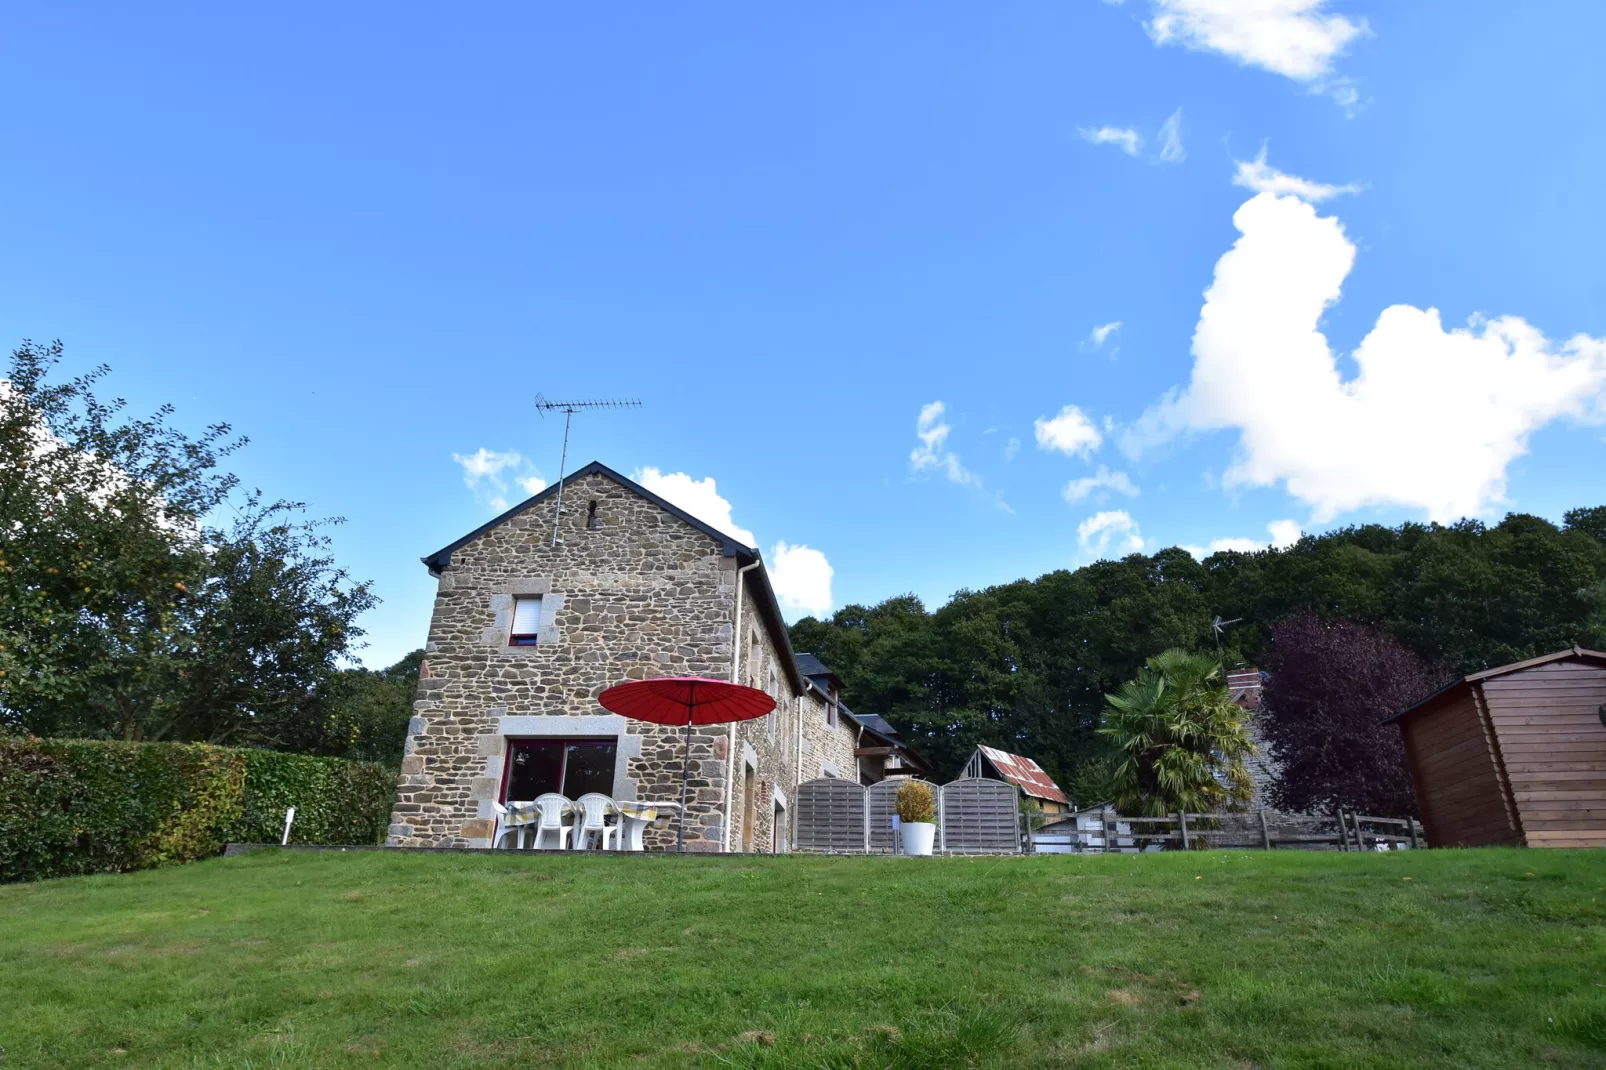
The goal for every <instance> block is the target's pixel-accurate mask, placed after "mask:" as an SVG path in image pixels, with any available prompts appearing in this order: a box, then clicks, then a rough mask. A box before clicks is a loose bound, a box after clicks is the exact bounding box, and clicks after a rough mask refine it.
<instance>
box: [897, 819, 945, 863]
mask: <svg viewBox="0 0 1606 1070" xmlns="http://www.w3.org/2000/svg"><path fill="white" fill-rule="evenodd" d="M936 839H937V826H936V825H934V824H932V823H931V822H930V821H905V822H904V823H903V853H904V854H906V855H929V854H930V853H931V845H932V843H933V842H935V841H936Z"/></svg>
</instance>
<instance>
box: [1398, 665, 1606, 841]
mask: <svg viewBox="0 0 1606 1070" xmlns="http://www.w3.org/2000/svg"><path fill="white" fill-rule="evenodd" d="M1389 720H1390V721H1391V722H1394V723H1397V724H1398V725H1399V726H1400V731H1401V732H1402V733H1403V734H1404V736H1405V753H1406V758H1407V760H1408V761H1409V763H1410V769H1411V780H1412V781H1413V783H1414V784H1415V785H1416V798H1417V804H1418V805H1419V806H1420V807H1421V809H1422V824H1423V826H1424V828H1425V830H1426V832H1427V837H1428V843H1429V844H1430V845H1432V846H1434V847H1474V846H1483V845H1489V844H1510V845H1526V846H1528V847H1601V846H1606V654H1602V653H1600V652H1599V651H1595V650H1583V649H1580V648H1578V647H1572V648H1571V649H1568V650H1562V651H1559V652H1557V653H1555V654H1547V655H1545V656H1544V657H1542V658H1533V659H1531V660H1529V661H1519V662H1517V663H1516V664H1514V665H1504V666H1501V667H1500V668H1498V669H1490V670H1488V671H1487V672H1480V673H1474V674H1473V675H1471V676H1467V677H1464V678H1462V679H1461V680H1458V681H1456V682H1455V683H1453V684H1451V685H1450V686H1449V687H1446V688H1444V689H1443V690H1441V691H1439V692H1437V693H1435V694H1433V695H1430V696H1429V697H1428V698H1426V699H1424V700H1422V701H1421V702H1419V703H1417V704H1416V705H1415V706H1412V707H1411V708H1410V709H1407V710H1405V711H1403V712H1401V713H1398V714H1396V715H1394V716H1393V717H1391V718H1389Z"/></svg>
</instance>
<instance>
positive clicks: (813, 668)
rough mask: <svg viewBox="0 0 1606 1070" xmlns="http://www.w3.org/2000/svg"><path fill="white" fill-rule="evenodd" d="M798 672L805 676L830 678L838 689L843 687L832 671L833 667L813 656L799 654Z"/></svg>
mask: <svg viewBox="0 0 1606 1070" xmlns="http://www.w3.org/2000/svg"><path fill="white" fill-rule="evenodd" d="M797 671H798V672H800V673H802V674H803V675H804V676H829V677H830V678H831V680H832V681H833V682H834V683H835V684H836V685H837V686H838V687H840V686H842V681H841V680H839V679H837V675H836V673H834V672H832V671H831V667H830V666H829V665H827V664H826V663H825V662H823V661H821V660H820V659H819V658H818V657H816V656H815V655H813V654H799V655H798V656H797Z"/></svg>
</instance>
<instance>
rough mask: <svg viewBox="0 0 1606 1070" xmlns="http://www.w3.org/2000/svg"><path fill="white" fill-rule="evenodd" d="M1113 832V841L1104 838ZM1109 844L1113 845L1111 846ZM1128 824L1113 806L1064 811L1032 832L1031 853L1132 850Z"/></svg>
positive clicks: (1133, 847) (1107, 804)
mask: <svg viewBox="0 0 1606 1070" xmlns="http://www.w3.org/2000/svg"><path fill="white" fill-rule="evenodd" d="M1112 825H1113V831H1114V833H1115V835H1114V836H1113V837H1111V836H1107V835H1106V834H1107V833H1108V832H1110V831H1112V828H1111V826H1112ZM1112 840H1113V842H1111V841H1112ZM1136 844H1137V841H1136V840H1134V839H1133V838H1132V823H1131V822H1130V821H1123V820H1121V818H1120V815H1118V814H1117V813H1116V812H1115V804H1114V803H1108V802H1106V803H1099V804H1097V805H1094V806H1083V807H1079V808H1077V809H1074V810H1066V811H1064V812H1062V813H1059V814H1056V815H1055V816H1054V817H1051V818H1045V819H1044V821H1043V827H1042V828H1040V829H1034V830H1033V832H1032V849H1033V850H1034V851H1036V852H1037V853H1038V854H1049V855H1055V854H1083V853H1087V852H1090V851H1100V852H1102V851H1117V850H1122V849H1125V850H1128V851H1133V850H1136V849H1137V847H1136Z"/></svg>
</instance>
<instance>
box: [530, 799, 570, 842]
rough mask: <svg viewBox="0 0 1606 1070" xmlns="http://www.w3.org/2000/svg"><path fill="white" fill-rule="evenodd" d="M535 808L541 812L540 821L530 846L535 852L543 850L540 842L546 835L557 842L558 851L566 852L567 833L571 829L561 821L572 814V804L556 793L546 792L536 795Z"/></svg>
mask: <svg viewBox="0 0 1606 1070" xmlns="http://www.w3.org/2000/svg"><path fill="white" fill-rule="evenodd" d="M535 808H536V809H537V810H539V811H541V820H540V821H538V822H537V823H536V825H535V843H534V844H532V845H531V846H533V847H534V848H535V849H536V850H537V851H541V850H545V849H546V848H543V847H542V846H541V841H542V840H544V839H545V838H546V837H547V835H548V834H550V835H551V836H552V837H553V838H555V839H556V840H557V841H558V845H557V846H558V850H560V851H562V850H566V849H567V848H568V846H569V833H570V832H571V831H572V829H571V827H570V826H568V825H565V824H564V823H563V819H564V818H565V817H567V816H569V815H570V814H572V813H574V804H573V803H571V802H570V801H569V800H568V799H565V798H564V797H563V796H561V795H559V794H557V793H556V792H551V791H549V792H547V793H546V794H545V795H538V796H536V799H535Z"/></svg>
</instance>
